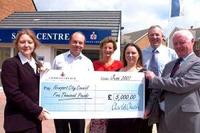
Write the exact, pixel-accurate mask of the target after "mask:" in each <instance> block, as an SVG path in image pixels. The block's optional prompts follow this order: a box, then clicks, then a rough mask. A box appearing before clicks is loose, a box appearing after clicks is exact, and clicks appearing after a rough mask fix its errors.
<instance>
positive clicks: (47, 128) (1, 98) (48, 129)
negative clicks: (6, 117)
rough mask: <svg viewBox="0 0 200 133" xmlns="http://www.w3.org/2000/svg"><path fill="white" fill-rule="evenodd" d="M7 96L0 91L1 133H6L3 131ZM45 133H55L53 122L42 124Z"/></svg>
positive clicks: (48, 121)
mask: <svg viewBox="0 0 200 133" xmlns="http://www.w3.org/2000/svg"><path fill="white" fill-rule="evenodd" d="M5 101H6V100H5V95H4V93H3V91H2V90H0V133H4V129H3V113H4V107H5ZM42 128H43V133H55V129H54V124H53V120H47V121H43V122H42Z"/></svg>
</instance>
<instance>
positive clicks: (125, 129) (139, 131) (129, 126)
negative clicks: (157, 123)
mask: <svg viewBox="0 0 200 133" xmlns="http://www.w3.org/2000/svg"><path fill="white" fill-rule="evenodd" d="M152 127H153V126H149V125H148V120H144V119H140V118H135V119H134V118H133V119H131V118H129V119H109V120H108V127H107V133H152Z"/></svg>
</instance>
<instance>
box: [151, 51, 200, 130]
mask: <svg viewBox="0 0 200 133" xmlns="http://www.w3.org/2000/svg"><path fill="white" fill-rule="evenodd" d="M175 62H176V60H175V61H172V62H170V63H168V64H167V65H166V66H165V69H164V71H163V74H162V77H155V78H154V79H153V80H151V81H150V86H151V87H153V88H160V89H161V90H162V91H163V90H164V91H165V113H164V118H163V119H162V121H160V122H161V123H162V122H163V121H164V122H165V125H166V127H165V128H166V129H161V130H160V131H161V132H160V133H200V58H199V57H197V56H196V55H195V54H194V53H193V54H192V55H190V56H189V57H188V59H187V62H183V64H181V66H180V68H179V69H178V70H177V71H176V73H175V75H174V76H173V77H170V73H171V71H172V68H173V66H174V64H175Z"/></svg>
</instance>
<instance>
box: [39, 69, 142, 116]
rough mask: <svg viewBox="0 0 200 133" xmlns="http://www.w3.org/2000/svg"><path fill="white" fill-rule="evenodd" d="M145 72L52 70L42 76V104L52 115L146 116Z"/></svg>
mask: <svg viewBox="0 0 200 133" xmlns="http://www.w3.org/2000/svg"><path fill="white" fill-rule="evenodd" d="M144 90H145V81H144V73H142V72H138V73H136V72H135V73H134V72H97V71H96V72H85V73H76V72H63V71H62V70H49V71H47V72H45V73H43V74H42V75H41V79H40V106H42V107H44V108H45V109H46V110H47V111H48V112H49V113H50V116H51V118H54V119H55V118H56V119H92V118H105V119H106V118H142V117H143V116H144V109H145V107H144V106H145V105H144V102H145V100H144V97H145V91H144Z"/></svg>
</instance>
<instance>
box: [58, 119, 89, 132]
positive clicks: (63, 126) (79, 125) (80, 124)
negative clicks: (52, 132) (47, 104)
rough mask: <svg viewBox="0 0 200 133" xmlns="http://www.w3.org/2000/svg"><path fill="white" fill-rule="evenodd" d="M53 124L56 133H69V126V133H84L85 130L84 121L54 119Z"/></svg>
mask: <svg viewBox="0 0 200 133" xmlns="http://www.w3.org/2000/svg"><path fill="white" fill-rule="evenodd" d="M54 124H55V128H56V133H69V126H70V129H71V133H84V130H85V120H84V119H55V120H54Z"/></svg>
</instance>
